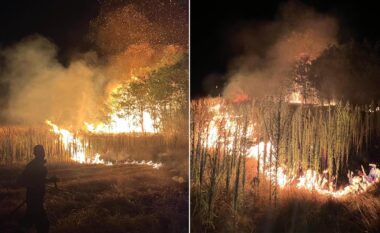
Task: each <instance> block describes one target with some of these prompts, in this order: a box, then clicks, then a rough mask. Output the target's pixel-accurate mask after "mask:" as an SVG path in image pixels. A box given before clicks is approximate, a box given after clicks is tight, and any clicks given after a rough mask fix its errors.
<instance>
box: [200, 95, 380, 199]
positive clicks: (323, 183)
mask: <svg viewBox="0 0 380 233" xmlns="http://www.w3.org/2000/svg"><path fill="white" fill-rule="evenodd" d="M293 97H294V101H296V100H297V98H298V100H299V101H300V99H301V97H300V95H298V94H295V95H294V96H293ZM294 103H295V102H294ZM333 103H334V102H333ZM329 104H331V102H330V103H329ZM209 113H210V114H212V118H210V120H209V124H208V127H207V128H206V129H203V130H205V131H206V132H207V133H206V134H205V135H206V136H203V137H204V138H203V140H205V139H206V143H207V145H205V146H207V147H208V148H213V147H216V146H217V145H218V144H219V143H223V146H225V147H227V148H228V149H232V146H233V141H234V138H233V135H235V133H236V132H237V130H239V129H237V122H236V119H238V118H239V116H233V115H231V114H229V113H228V111H226V110H225V109H224V108H223V106H222V105H221V104H220V103H218V104H215V105H212V106H210V107H209ZM254 126H255V124H253V125H251V126H249V127H248V129H247V137H250V138H253V133H254ZM223 130H227V131H228V132H229V134H228V135H232V136H230V137H227V139H224V140H226V141H222V138H224V137H221V136H222V134H223V133H224V132H223ZM237 133H239V132H237ZM205 137H206V138H205ZM265 148H266V151H270V150H271V148H272V146H271V142H270V141H268V142H263V141H261V142H259V143H257V144H255V145H253V146H251V147H249V148H248V150H247V154H246V156H247V158H254V159H256V160H258V159H259V160H260V161H259V162H260V167H259V170H260V171H261V172H262V173H263V174H264V175H265V177H266V178H267V179H268V180H269V179H276V180H275V181H276V183H277V185H278V186H279V187H280V188H284V187H286V186H289V185H294V183H295V186H296V187H297V188H298V189H305V190H309V191H313V192H317V193H319V194H321V195H329V196H332V197H335V198H339V197H344V196H347V195H349V194H358V193H362V192H365V191H366V190H367V189H368V188H369V187H371V186H372V185H374V184H375V183H377V182H379V181H380V170H379V169H377V170H376V174H377V178H376V179H375V180H372V181H369V180H368V179H367V178H368V176H353V175H352V174H351V173H350V177H349V179H350V183H349V184H348V185H346V186H345V187H343V188H341V189H339V190H335V188H334V181H333V180H329V179H328V178H327V171H324V172H322V174H320V173H319V172H318V171H316V170H312V169H308V170H306V171H305V172H304V174H302V175H299V174H296V173H295V172H292V171H287V169H286V168H285V167H284V166H281V165H280V166H278V168H277V174H276V168H275V166H274V164H275V162H276V160H275V157H272V161H271V163H270V161H269V160H270V158H269V156H266V158H265V161H264V151H265ZM264 164H266V165H268V164H269V166H266V167H264ZM363 173H364V172H363ZM273 177H274V178H273Z"/></svg>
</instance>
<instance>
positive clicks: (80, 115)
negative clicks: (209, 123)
mask: <svg viewBox="0 0 380 233" xmlns="http://www.w3.org/2000/svg"><path fill="white" fill-rule="evenodd" d="M99 4H100V9H99V12H98V16H97V17H96V18H94V19H92V20H91V22H88V31H89V33H88V35H87V38H85V40H86V41H87V43H89V45H90V48H91V49H88V50H86V51H76V52H70V54H69V55H67V56H61V53H62V51H60V49H59V48H58V47H57V46H56V45H55V44H54V43H53V41H51V40H50V39H47V38H45V37H44V36H42V35H31V36H29V37H27V38H24V39H22V40H21V41H19V42H17V43H15V44H13V45H12V46H9V47H6V48H4V49H2V50H1V53H0V56H1V64H0V65H1V72H0V78H1V79H2V81H4V83H6V86H7V95H6V96H2V97H3V98H2V99H5V101H2V104H3V103H5V104H3V106H2V110H1V119H0V120H1V125H2V126H1V127H0V145H1V148H0V152H1V153H0V166H1V171H7V172H8V173H9V174H12V175H13V176H14V175H15V174H16V173H17V172H19V171H20V166H22V165H24V164H25V163H26V162H27V161H30V160H31V159H33V158H34V155H33V154H32V149H33V147H34V146H35V145H37V144H41V145H43V147H44V148H45V151H46V159H47V161H48V164H47V167H48V169H49V172H50V173H57V175H58V176H60V177H62V180H61V187H63V188H62V190H59V191H57V192H56V193H53V192H52V193H51V194H52V195H50V193H49V195H48V198H50V200H49V201H48V202H49V204H48V211H47V212H48V216H49V217H51V219H52V225H51V227H52V229H53V231H54V232H67V231H70V232H94V231H96V229H100V230H99V231H98V232H104V231H112V232H126V231H128V232H187V228H188V224H187V203H188V201H187V196H188V186H187V182H186V178H187V177H188V174H187V173H188V106H189V102H188V73H189V72H188V51H187V46H188V41H187V40H188V35H187V31H188V22H187V21H188V17H187V16H188V9H187V8H188V2H187V1H162V0H157V1H128V2H127V3H126V2H124V1H100V3H99ZM78 47H80V46H79V45H78ZM74 49H75V48H74ZM61 169H63V170H61ZM154 177H155V178H154ZM2 178H3V177H2ZM10 180H12V178H10ZM13 180H14V179H13ZM0 183H1V187H0V193H1V195H5V196H7V197H8V196H9V193H10V192H13V193H17V195H13V196H12V195H10V196H9V197H8V199H7V200H8V202H7V205H6V207H5V206H4V208H0V214H1V216H6V215H7V212H9V211H11V209H14V207H15V204H17V202H19V201H21V198H22V195H21V194H22V192H21V190H20V188H19V187H16V186H15V185H14V184H13V182H7V181H6V180H3V179H1V181H0ZM137 183H138V185H137ZM161 185H162V186H161ZM126 187H128V188H126ZM82 188H83V189H82ZM10 189H11V191H9V190H10ZM55 194H56V195H55ZM166 198H167V199H166ZM169 199H170V201H173V203H174V204H173V205H171V204H169V203H168V202H169ZM165 205H167V207H168V208H164V207H163V206H165ZM49 206H50V208H51V209H49ZM120 206H122V208H121V207H120ZM109 207H110V208H109ZM129 208H130V209H129ZM125 209H129V210H125ZM67 210H70V211H67ZM129 211H130V212H129ZM171 215H175V217H173V216H171ZM16 216H18V215H17V213H16ZM57 216H59V219H58V218H56V217H57ZM105 216H108V217H109V218H108V217H105ZM12 217H14V216H12ZM105 218H107V219H108V220H105ZM140 218H141V219H145V218H148V219H150V220H151V224H150V226H144V224H142V222H143V221H142V220H141V219H140ZM73 219H76V220H78V221H76V222H75V223H74V222H73ZM96 219H99V221H98V222H99V223H100V222H103V220H105V221H106V224H105V225H102V226H101V227H100V226H95V225H91V224H89V221H92V222H96V221H97V220H96ZM8 220H9V219H7V221H8ZM13 220H15V219H12V221H8V222H3V221H1V222H0V231H1V232H3V230H4V232H13V228H15V225H17V224H15V223H16V221H13ZM82 220H83V221H82ZM87 221H88V222H87ZM12 224H13V225H12ZM62 224H63V225H62ZM131 224H132V225H133V224H135V225H133V226H130V225H131Z"/></svg>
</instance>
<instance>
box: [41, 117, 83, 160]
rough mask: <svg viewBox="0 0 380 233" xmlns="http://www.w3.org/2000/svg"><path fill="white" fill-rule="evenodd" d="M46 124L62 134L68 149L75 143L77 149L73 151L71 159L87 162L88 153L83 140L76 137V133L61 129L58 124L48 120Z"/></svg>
mask: <svg viewBox="0 0 380 233" xmlns="http://www.w3.org/2000/svg"><path fill="white" fill-rule="evenodd" d="M46 124H48V125H50V126H51V127H52V131H53V132H54V133H56V134H58V135H60V137H61V140H62V142H63V145H64V147H65V149H66V150H70V148H71V146H72V145H75V148H76V150H75V151H73V152H72V156H71V159H72V160H73V161H75V162H78V163H85V162H86V154H85V151H84V146H83V143H82V142H81V140H80V139H79V138H77V137H74V134H73V133H71V132H70V131H68V130H66V129H61V128H59V127H58V126H57V125H55V124H53V123H52V122H51V121H49V120H47V121H46Z"/></svg>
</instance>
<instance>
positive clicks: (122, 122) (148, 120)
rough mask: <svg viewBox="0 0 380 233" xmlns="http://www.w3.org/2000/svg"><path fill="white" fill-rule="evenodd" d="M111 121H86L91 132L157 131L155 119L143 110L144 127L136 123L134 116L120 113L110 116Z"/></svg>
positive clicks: (87, 128)
mask: <svg viewBox="0 0 380 233" xmlns="http://www.w3.org/2000/svg"><path fill="white" fill-rule="evenodd" d="M110 119H111V120H110V123H108V124H105V123H99V124H91V123H88V122H85V123H84V124H85V126H86V130H87V131H89V132H91V133H107V134H110V133H114V134H117V133H156V132H157V130H156V129H155V127H154V121H153V119H152V117H151V115H150V114H149V113H148V112H143V122H144V123H143V127H141V125H138V124H136V123H134V121H135V119H134V116H127V117H119V114H118V113H113V114H111V116H110Z"/></svg>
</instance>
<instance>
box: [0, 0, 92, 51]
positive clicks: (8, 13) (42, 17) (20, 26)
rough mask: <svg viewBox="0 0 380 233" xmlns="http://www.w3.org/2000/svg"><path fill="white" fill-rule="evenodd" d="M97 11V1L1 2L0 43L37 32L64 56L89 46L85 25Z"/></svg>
mask: <svg viewBox="0 0 380 233" xmlns="http://www.w3.org/2000/svg"><path fill="white" fill-rule="evenodd" d="M98 10H99V3H98V1H96V0H60V1H57V0H45V1H41V0H33V1H30V0H29V1H20V0H12V1H1V3H0V46H1V47H6V46H8V45H10V44H13V43H15V42H17V41H19V40H21V39H22V38H24V37H26V36H29V35H31V34H36V33H38V34H41V35H43V36H45V37H47V38H49V39H50V40H51V41H53V42H54V43H55V44H56V45H57V46H58V48H59V53H60V57H61V58H65V57H66V56H69V53H70V52H72V51H78V50H79V51H81V50H86V47H87V46H89V40H88V38H87V37H86V35H87V33H88V24H89V22H90V20H91V19H93V18H95V17H96V16H97V14H98Z"/></svg>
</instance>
